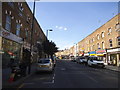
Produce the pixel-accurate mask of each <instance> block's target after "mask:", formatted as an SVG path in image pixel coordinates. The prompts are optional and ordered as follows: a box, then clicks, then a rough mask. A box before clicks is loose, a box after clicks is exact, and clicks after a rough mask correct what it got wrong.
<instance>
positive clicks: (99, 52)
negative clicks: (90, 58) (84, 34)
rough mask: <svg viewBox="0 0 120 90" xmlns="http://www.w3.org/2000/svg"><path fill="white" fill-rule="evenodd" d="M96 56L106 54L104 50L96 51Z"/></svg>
mask: <svg viewBox="0 0 120 90" xmlns="http://www.w3.org/2000/svg"><path fill="white" fill-rule="evenodd" d="M96 54H106V51H105V50H98V51H96Z"/></svg>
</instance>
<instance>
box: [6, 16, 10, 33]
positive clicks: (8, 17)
mask: <svg viewBox="0 0 120 90" xmlns="http://www.w3.org/2000/svg"><path fill="white" fill-rule="evenodd" d="M5 29H6V30H8V31H10V29H11V17H10V15H6V25H5Z"/></svg>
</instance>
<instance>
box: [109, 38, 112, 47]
mask: <svg viewBox="0 0 120 90" xmlns="http://www.w3.org/2000/svg"><path fill="white" fill-rule="evenodd" d="M109 44H110V47H112V39H110V40H109Z"/></svg>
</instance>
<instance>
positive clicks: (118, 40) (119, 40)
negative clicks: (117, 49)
mask: <svg viewBox="0 0 120 90" xmlns="http://www.w3.org/2000/svg"><path fill="white" fill-rule="evenodd" d="M117 42H118V45H119V46H120V36H119V37H117Z"/></svg>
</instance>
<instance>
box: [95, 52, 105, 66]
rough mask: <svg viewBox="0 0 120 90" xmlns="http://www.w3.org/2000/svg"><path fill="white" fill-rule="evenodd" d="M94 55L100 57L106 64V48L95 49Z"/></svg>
mask: <svg viewBox="0 0 120 90" xmlns="http://www.w3.org/2000/svg"><path fill="white" fill-rule="evenodd" d="M96 56H99V57H101V59H102V60H103V61H104V63H106V64H107V59H106V50H97V51H96Z"/></svg>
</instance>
